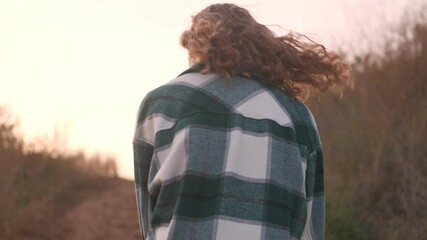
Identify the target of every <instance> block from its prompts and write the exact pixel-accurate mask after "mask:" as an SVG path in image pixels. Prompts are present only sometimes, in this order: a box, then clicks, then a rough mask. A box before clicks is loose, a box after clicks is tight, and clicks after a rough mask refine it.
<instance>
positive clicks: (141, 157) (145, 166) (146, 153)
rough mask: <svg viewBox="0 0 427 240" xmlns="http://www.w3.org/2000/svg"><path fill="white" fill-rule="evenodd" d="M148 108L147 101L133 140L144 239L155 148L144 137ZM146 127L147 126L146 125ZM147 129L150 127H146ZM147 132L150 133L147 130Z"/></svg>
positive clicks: (139, 211) (144, 102)
mask: <svg viewBox="0 0 427 240" xmlns="http://www.w3.org/2000/svg"><path fill="white" fill-rule="evenodd" d="M146 108H147V101H146V100H144V101H143V102H142V103H141V107H140V109H139V110H138V118H137V123H136V126H135V134H134V138H133V157H134V173H135V193H136V203H137V209H138V217H139V223H140V230H141V234H142V238H143V239H144V237H145V236H147V232H148V230H149V229H150V226H149V224H150V221H149V219H150V216H149V213H150V211H149V209H150V195H149V193H148V174H149V171H150V167H151V162H152V157H153V152H154V146H153V144H152V143H150V141H149V139H146V138H145V137H144V135H146V134H145V131H144V114H145V113H144V111H146ZM145 125H146V124H145ZM145 127H146V128H147V127H149V126H145ZM147 131H149V130H148V129H147Z"/></svg>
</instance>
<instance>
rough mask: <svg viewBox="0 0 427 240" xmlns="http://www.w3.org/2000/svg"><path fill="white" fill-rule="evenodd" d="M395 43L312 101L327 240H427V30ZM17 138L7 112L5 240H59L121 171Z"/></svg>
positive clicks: (1, 166) (415, 26)
mask: <svg viewBox="0 0 427 240" xmlns="http://www.w3.org/2000/svg"><path fill="white" fill-rule="evenodd" d="M390 36H392V38H391V39H390V40H389V41H388V44H386V45H385V47H384V49H383V51H382V53H381V54H366V55H365V56H361V57H359V58H358V62H357V63H356V64H354V66H353V69H354V87H353V88H352V90H346V91H345V92H343V96H337V95H330V94H328V95H326V94H320V93H316V94H315V95H314V97H312V98H311V99H310V100H309V101H308V105H309V106H310V108H311V109H312V111H313V113H314V115H315V116H316V118H317V123H318V127H319V130H320V134H321V136H322V140H323V144H324V150H325V176H326V188H327V189H326V198H327V216H326V221H327V228H326V239H327V240H353V239H357V240H362V239H366V240H371V239H372V240H374V239H375V240H398V239H399V240H400V239H410V240H423V239H427V210H426V209H427V161H426V159H427V148H426V147H425V144H426V143H427V23H426V21H425V19H424V20H423V19H421V20H418V21H416V22H415V23H405V25H403V27H402V28H401V29H400V30H399V31H397V32H393V34H392V35H390ZM16 130H17V124H16V122H13V121H12V120H11V118H10V116H9V114H8V113H7V109H6V108H4V107H3V108H0V183H1V184H0V239H22V238H25V239H26V238H28V237H32V238H39V239H58V238H57V237H55V236H56V234H58V232H56V231H57V227H56V224H57V222H56V219H58V216H60V215H61V214H64V212H65V210H66V209H68V208H69V207H70V206H73V205H74V204H76V203H77V202H78V201H80V200H81V199H84V198H85V196H87V194H88V193H89V192H94V191H95V192H96V191H98V190H101V189H103V188H104V187H105V186H106V182H107V181H108V179H109V178H110V177H112V176H115V175H116V168H115V165H114V161H113V160H111V159H110V160H109V161H105V160H104V159H102V157H95V158H89V157H87V156H85V155H84V154H83V153H72V154H69V153H64V152H61V151H60V150H58V148H55V147H52V146H51V145H47V144H46V145H44V147H42V148H38V150H37V149H34V148H30V147H29V146H28V145H26V144H24V142H23V140H22V138H21V137H20V136H19V134H18V133H17V132H16ZM42 146H43V145H42ZM135 211H136V210H135Z"/></svg>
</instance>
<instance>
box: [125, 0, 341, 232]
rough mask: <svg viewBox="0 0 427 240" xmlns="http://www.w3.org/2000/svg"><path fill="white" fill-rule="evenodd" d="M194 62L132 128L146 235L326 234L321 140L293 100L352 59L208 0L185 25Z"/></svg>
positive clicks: (331, 80) (158, 93) (184, 39)
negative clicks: (188, 25) (277, 32)
mask: <svg viewBox="0 0 427 240" xmlns="http://www.w3.org/2000/svg"><path fill="white" fill-rule="evenodd" d="M181 44H182V46H183V47H184V48H186V49H187V50H188V54H189V59H190V62H191V64H193V65H192V67H191V68H190V69H188V70H186V71H184V72H183V73H182V74H181V75H179V76H178V77H177V78H176V79H174V80H172V81H171V82H169V83H168V84H166V85H164V86H161V87H159V88H158V89H155V90H153V91H151V92H150V93H149V94H148V95H147V96H146V97H145V99H144V100H143V102H142V103H141V107H140V109H139V112H138V120H137V126H136V131H135V137H134V141H133V144H134V157H135V182H136V192H137V203H138V211H139V216H140V223H141V229H142V232H143V235H144V236H145V238H146V239H245V240H250V239H316V240H319V239H323V238H324V186H323V159H322V147H321V143H320V139H319V137H318V132H317V128H316V124H315V122H314V119H313V117H312V115H311V113H310V111H309V110H308V109H307V107H306V106H305V105H304V104H303V103H302V102H300V101H299V100H298V97H301V96H300V95H301V92H302V91H301V87H302V86H303V85H304V84H305V85H308V86H312V87H314V88H317V89H320V90H326V89H328V88H329V87H331V86H333V85H334V84H335V83H339V82H343V81H346V80H347V78H348V75H349V68H348V66H347V65H346V64H344V63H343V62H342V61H341V59H340V58H339V57H338V56H337V55H335V54H334V53H331V52H328V51H327V50H326V49H325V48H324V47H323V46H322V45H319V44H316V43H314V42H312V41H308V40H306V41H304V39H303V38H302V37H299V36H297V35H294V34H288V35H285V36H281V37H276V36H275V35H274V34H273V33H272V32H271V31H270V30H269V29H268V28H267V27H266V26H264V25H262V24H259V23H257V22H256V21H255V19H254V18H253V17H252V16H251V15H250V14H249V12H248V11H247V10H245V9H243V8H241V7H238V6H236V5H233V4H214V5H210V6H208V7H207V8H205V9H204V10H202V11H201V12H200V13H198V14H196V15H195V16H194V17H193V22H192V25H191V28H190V29H189V30H187V31H185V32H184V33H183V34H182V36H181Z"/></svg>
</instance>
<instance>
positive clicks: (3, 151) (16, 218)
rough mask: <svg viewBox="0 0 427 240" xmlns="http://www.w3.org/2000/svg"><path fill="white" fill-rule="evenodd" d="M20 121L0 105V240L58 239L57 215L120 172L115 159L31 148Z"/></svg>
mask: <svg viewBox="0 0 427 240" xmlns="http://www.w3.org/2000/svg"><path fill="white" fill-rule="evenodd" d="M16 125H17V124H16V123H15V122H13V121H11V118H10V114H8V113H7V111H6V108H0V182H1V185H0V239H59V234H61V232H60V231H63V230H64V229H59V228H58V222H57V220H58V219H59V217H60V216H61V215H62V214H64V213H65V212H66V210H67V209H69V208H70V207H71V206H73V205H74V204H76V203H77V202H79V201H81V200H82V199H84V198H85V196H86V195H87V194H88V193H90V192H94V191H98V190H101V189H103V188H104V186H105V183H106V180H108V179H109V178H111V177H114V176H115V175H116V166H115V164H114V159H106V160H105V159H103V157H101V156H97V157H93V158H89V157H87V156H85V155H84V154H83V153H73V154H66V153H61V151H59V150H58V149H55V147H54V146H53V147H52V146H47V145H46V146H41V145H40V144H39V146H38V148H37V149H38V150H34V149H33V150H30V149H29V148H26V145H25V144H24V142H23V141H22V139H21V138H20V137H19V136H18V134H17V132H16V129H17V126H16Z"/></svg>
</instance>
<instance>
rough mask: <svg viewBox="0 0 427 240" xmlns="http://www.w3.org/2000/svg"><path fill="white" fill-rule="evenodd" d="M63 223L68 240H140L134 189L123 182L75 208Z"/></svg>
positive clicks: (127, 182)
mask: <svg viewBox="0 0 427 240" xmlns="http://www.w3.org/2000/svg"><path fill="white" fill-rule="evenodd" d="M63 220H64V223H65V224H66V229H67V232H68V234H67V237H65V238H64V239H66V240H98V239H99V240H101V239H102V240H113V239H114V240H118V239H120V240H121V239H141V237H140V233H139V223H138V216H137V211H136V203H135V192H134V185H133V182H131V181H126V180H123V179H117V180H114V181H113V182H112V183H111V187H109V188H107V190H105V191H103V192H101V193H99V194H97V195H94V196H92V197H90V198H88V199H86V200H85V201H83V202H82V203H80V204H79V205H77V206H75V207H74V208H73V209H71V210H70V211H69V212H68V213H67V214H66V215H65V216H64V219H63Z"/></svg>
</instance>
